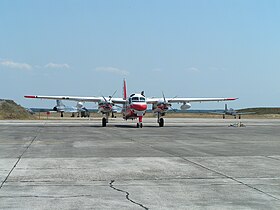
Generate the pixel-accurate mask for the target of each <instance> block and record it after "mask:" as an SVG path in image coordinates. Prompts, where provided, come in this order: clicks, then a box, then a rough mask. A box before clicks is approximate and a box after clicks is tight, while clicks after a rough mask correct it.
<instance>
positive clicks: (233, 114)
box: [211, 104, 255, 119]
mask: <svg viewBox="0 0 280 210" xmlns="http://www.w3.org/2000/svg"><path fill="white" fill-rule="evenodd" d="M211 114H222V115H223V119H225V118H226V115H232V116H234V118H237V116H238V118H239V119H241V115H248V114H255V112H238V111H236V110H234V109H232V108H229V109H228V108H227V104H225V110H224V111H217V112H211Z"/></svg>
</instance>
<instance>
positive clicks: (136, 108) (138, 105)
mask: <svg viewBox="0 0 280 210" xmlns="http://www.w3.org/2000/svg"><path fill="white" fill-rule="evenodd" d="M146 110H147V102H146V98H145V96H144V95H141V94H131V95H130V97H129V98H128V99H127V100H126V102H125V104H124V106H123V109H122V114H123V118H124V119H125V120H127V119H135V118H138V117H139V119H140V118H141V119H142V117H143V116H144V115H145V113H146Z"/></svg>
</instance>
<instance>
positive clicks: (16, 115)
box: [0, 99, 35, 120]
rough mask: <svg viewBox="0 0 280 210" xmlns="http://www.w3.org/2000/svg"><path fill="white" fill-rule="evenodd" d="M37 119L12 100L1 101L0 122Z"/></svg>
mask: <svg viewBox="0 0 280 210" xmlns="http://www.w3.org/2000/svg"><path fill="white" fill-rule="evenodd" d="M29 119H35V117H34V116H32V115H31V114H30V113H29V112H28V111H27V110H26V109H25V108H23V107H22V106H20V105H18V104H16V103H15V102H14V101H12V100H3V99H0V120H29Z"/></svg>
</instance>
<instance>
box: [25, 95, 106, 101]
mask: <svg viewBox="0 0 280 210" xmlns="http://www.w3.org/2000/svg"><path fill="white" fill-rule="evenodd" d="M24 97H25V98H32V99H54V100H69V101H84V102H86V101H87V102H100V101H102V100H103V98H102V97H80V96H34V95H33V96H32V95H28V96H24Z"/></svg>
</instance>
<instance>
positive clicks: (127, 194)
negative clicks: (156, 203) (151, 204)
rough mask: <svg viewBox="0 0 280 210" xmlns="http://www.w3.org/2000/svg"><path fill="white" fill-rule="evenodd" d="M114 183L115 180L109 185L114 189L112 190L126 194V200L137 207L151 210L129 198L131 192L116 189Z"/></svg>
mask: <svg viewBox="0 0 280 210" xmlns="http://www.w3.org/2000/svg"><path fill="white" fill-rule="evenodd" d="M114 182H115V180H111V182H110V183H109V184H110V188H112V189H114V190H116V191H118V192H122V193H125V194H126V196H125V197H126V199H127V200H129V201H130V202H131V203H133V204H136V205H138V206H140V207H142V208H143V209H146V210H148V209H149V208H147V207H146V206H144V205H143V204H141V203H137V202H135V201H134V200H132V199H130V198H129V192H127V191H124V190H121V189H118V188H116V187H114V186H113V183H114Z"/></svg>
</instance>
